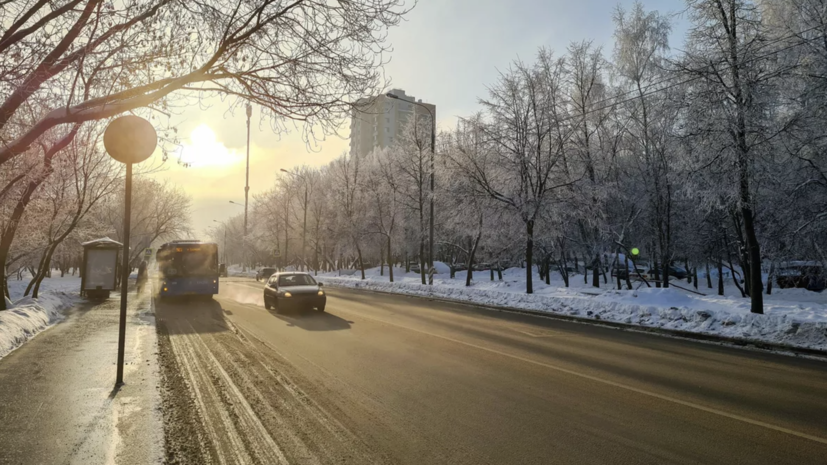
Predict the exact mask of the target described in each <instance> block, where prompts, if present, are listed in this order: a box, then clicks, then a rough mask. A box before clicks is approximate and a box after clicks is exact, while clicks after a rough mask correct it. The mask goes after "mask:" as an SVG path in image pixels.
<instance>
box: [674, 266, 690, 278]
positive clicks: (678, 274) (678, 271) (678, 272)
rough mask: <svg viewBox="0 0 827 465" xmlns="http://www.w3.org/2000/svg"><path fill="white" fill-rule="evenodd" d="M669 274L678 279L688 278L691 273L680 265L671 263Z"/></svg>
mask: <svg viewBox="0 0 827 465" xmlns="http://www.w3.org/2000/svg"><path fill="white" fill-rule="evenodd" d="M669 276H672V277H675V278H678V279H686V277H687V276H689V273H688V272H687V271H686V270H685V269H683V268H681V267H679V266H675V265H669Z"/></svg>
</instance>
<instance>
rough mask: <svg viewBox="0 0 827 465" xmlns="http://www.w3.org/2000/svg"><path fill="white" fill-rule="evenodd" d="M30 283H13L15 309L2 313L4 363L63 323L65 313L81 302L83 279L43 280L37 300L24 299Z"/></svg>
mask: <svg viewBox="0 0 827 465" xmlns="http://www.w3.org/2000/svg"><path fill="white" fill-rule="evenodd" d="M28 283H29V279H24V280H22V281H16V280H10V281H9V293H10V294H11V304H12V306H11V307H10V308H9V309H8V310H5V311H0V359H2V358H3V357H5V356H6V355H8V354H9V353H10V352H11V351H13V350H14V349H16V348H18V347H20V346H21V345H23V344H24V343H26V341H28V340H30V339H31V338H33V337H35V336H36V335H37V334H38V333H40V332H42V331H43V330H45V329H47V328H49V327H50V326H52V325H53V324H55V323H57V322H58V321H60V320H62V319H63V313H62V312H63V310H65V309H67V308H69V307H71V306H73V305H74V304H76V303H77V302H79V300H80V297H79V296H78V293H79V290H80V278H79V277H74V276H67V277H64V278H59V277H53V278H46V279H44V280H43V282H42V283H41V286H40V291H39V296H38V298H37V299H33V298H31V297H23V293H24V292H25V290H26V285H28Z"/></svg>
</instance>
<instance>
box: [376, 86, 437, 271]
mask: <svg viewBox="0 0 827 465" xmlns="http://www.w3.org/2000/svg"><path fill="white" fill-rule="evenodd" d="M385 96H386V97H388V98H392V99H395V100H401V99H400V98H399V96H398V95H394V94H392V93H390V92H388V93H387V94H385ZM405 101H406V102H409V103H412V104H414V105H417V106H420V107H422V108H424V109H425V110H427V111H428V114H429V115H431V176H430V178H431V179H430V183H431V188H430V189H431V198H430V206H429V209H430V215H429V216H430V218H429V220H428V221H429V224H428V267H429V268H433V267H434V152H435V145H436V118H435V117H434V112H432V111H431V109H430V108H428V107H427V106H426V105H423V104H421V103H419V102H417V101H414V100H411V101H408V100H405ZM414 121H416V115H415V114H414ZM433 283H434V277H433V275H432V274H429V277H428V284H433Z"/></svg>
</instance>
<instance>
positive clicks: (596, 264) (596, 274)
mask: <svg viewBox="0 0 827 465" xmlns="http://www.w3.org/2000/svg"><path fill="white" fill-rule="evenodd" d="M592 287H597V288H599V287H600V254H597V255H595V256H594V261H593V262H592Z"/></svg>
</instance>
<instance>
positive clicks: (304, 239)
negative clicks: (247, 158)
mask: <svg viewBox="0 0 827 465" xmlns="http://www.w3.org/2000/svg"><path fill="white" fill-rule="evenodd" d="M280 171H281V172H283V173H287V174H288V175H290V176H293V177H294V178H299V179H301V180H302V181H304V224H303V225H302V271H306V270H305V267H306V264H307V259H306V257H305V250H306V246H307V178H305V177H304V176H303V175H300V174H298V173H291V172H290V171H287V170H286V169H284V168H281V169H280Z"/></svg>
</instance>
